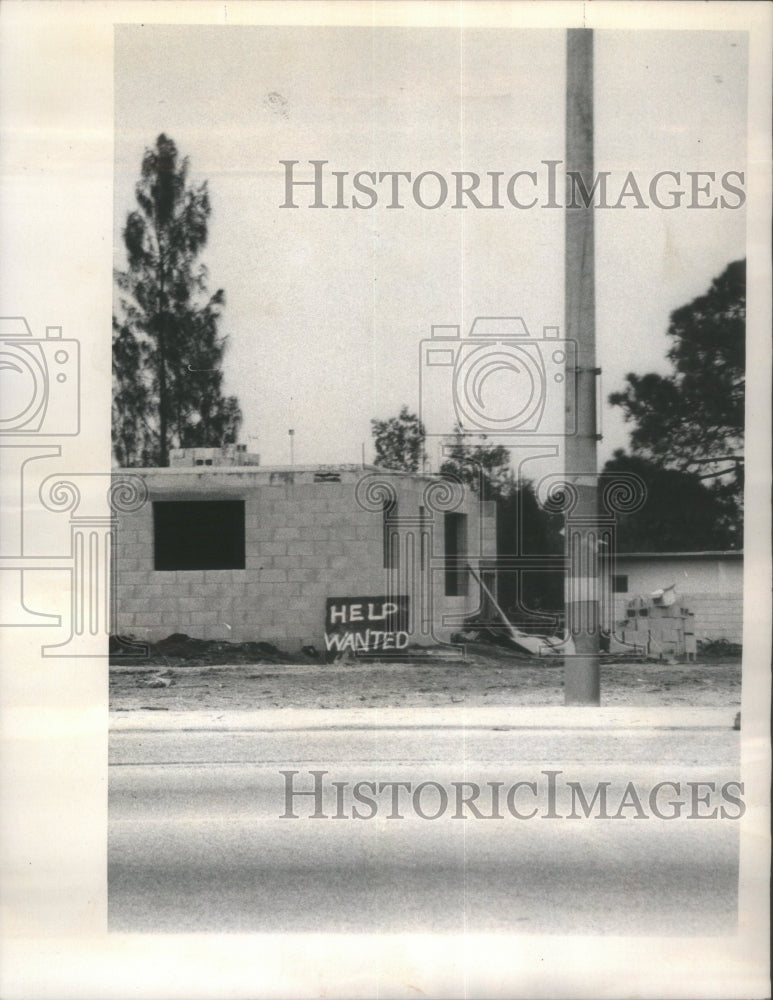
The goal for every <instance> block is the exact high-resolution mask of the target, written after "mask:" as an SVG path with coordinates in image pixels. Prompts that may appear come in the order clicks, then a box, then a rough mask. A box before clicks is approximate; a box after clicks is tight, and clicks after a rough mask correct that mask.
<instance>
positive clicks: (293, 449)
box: [287, 428, 295, 469]
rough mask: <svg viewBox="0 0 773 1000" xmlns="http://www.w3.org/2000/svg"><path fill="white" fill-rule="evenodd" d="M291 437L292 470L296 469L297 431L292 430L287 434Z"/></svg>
mask: <svg viewBox="0 0 773 1000" xmlns="http://www.w3.org/2000/svg"><path fill="white" fill-rule="evenodd" d="M287 433H288V434H289V435H290V468H291V469H292V468H294V467H295V447H294V446H295V431H294V430H293V429H292V428H290V430H289V431H288V432H287Z"/></svg>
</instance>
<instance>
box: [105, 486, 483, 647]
mask: <svg viewBox="0 0 773 1000" xmlns="http://www.w3.org/2000/svg"><path fill="white" fill-rule="evenodd" d="M132 472H133V473H134V474H137V475H140V476H142V477H143V478H144V480H145V483H146V485H147V488H148V494H149V497H148V502H147V503H146V504H145V505H144V506H143V507H141V508H140V509H139V510H137V511H135V512H133V513H128V514H121V515H120V516H119V523H118V538H117V547H116V554H115V560H116V565H115V572H116V586H117V593H116V610H117V627H118V630H119V631H120V632H121V633H124V634H129V635H133V636H135V637H137V638H140V639H142V638H144V639H148V640H150V641H157V640H158V639H160V638H163V637H164V636H167V635H170V634H172V633H174V632H184V633H186V634H188V635H192V636H195V637H197V638H203V639H226V640H229V641H233V642H245V641H266V642H272V643H274V644H275V645H277V646H279V647H280V648H283V649H286V650H289V651H292V650H295V649H298V648H299V647H300V646H301V645H306V644H309V643H311V644H313V645H315V646H317V647H318V648H320V647H324V615H325V603H326V599H327V598H328V597H336V596H358V595H373V596H376V595H381V594H385V593H388V592H389V590H388V589H387V588H388V587H389V586H390V584H391V585H392V586H393V587H394V586H395V584H396V585H397V588H398V592H401V593H405V592H408V589H406V588H409V581H410V577H411V574H410V573H409V572H408V566H407V565H406V561H405V560H404V559H401V561H400V566H399V567H397V568H396V570H393V571H388V570H385V569H384V565H383V562H384V558H383V515H382V513H381V512H380V510H377V509H365V507H363V506H362V505H361V504H358V502H357V501H356V499H355V492H354V491H355V488H356V485H357V481H358V480H359V479H360V478H361V477H362V475H363V474H365V473H364V472H363V470H361V469H359V468H357V467H353V468H350V469H348V470H346V469H345V470H343V471H341V472H340V481H338V482H335V481H326V482H315V481H314V470H310V469H306V470H297V471H288V470H284V471H282V472H281V473H278V472H276V471H275V470H273V471H272V470H270V469H247V468H222V467H221V468H207V469H206V470H200V469H198V468H197V469H196V470H195V471H194V470H192V469H149V470H132ZM379 476H380V477H384V476H385V474H384V473H379ZM386 478H387V479H388V481H389V482H390V483H391V484H392V486H393V487H394V490H395V492H396V494H397V497H398V506H397V521H396V527H397V530H398V531H399V533H400V535H401V548H402V547H403V546H402V543H403V539H404V537H405V535H406V534H407V533H408V532H409V531H410V530H411V528H410V526H403V525H402V524H401V521H402V520H408V521H413V522H414V523H417V522H418V513H419V506H420V505H421V504H422V501H423V499H424V496H425V493H424V491H425V488H426V486H427V483H428V482H429V481H430V480H429V479H428V478H427V477H420V476H401V475H399V474H395V475H387V476H386ZM206 499H209V500H228V499H230V500H235V499H239V500H243V501H244V503H245V568H244V569H242V570H184V571H183V570H176V571H157V570H155V569H154V551H153V506H152V505H153V501H158V500H206ZM460 509H461V510H462V511H463V512H464V513H466V514H467V516H468V540H469V546H468V552H469V557H470V560H471V561H472V562H473V565H474V564H475V562H476V561H477V559H478V558H480V557H481V556H482V555H484V554H488V555H491V554H493V553H491V552H489V553H485V552H482V551H481V545H482V544H483V546H484V548H485V547H486V546H487V545H490V540H491V524H490V521H491V518H490V517H489V518H488V520H487V521H484V522H481V518H480V514H479V505H478V503H477V501H476V500H475V498H474V497H473V496H471V495H470V494H466V495H465V496H464V502H463V505H462V507H461V508H460ZM426 513H427V517H428V519H429V518H430V516H431V515H430V513H429V512H428V511H427V512H426ZM482 524H487V525H488V535H486V532H485V531H482ZM432 534H433V558H432V560H431V564H432V566H433V567H434V570H433V572H432V574H431V581H432V583H431V586H432V593H433V609H434V614H433V617H434V619H435V624H436V626H437V627H436V630H435V631H436V633H437V635H436V637H447V636H448V635H450V633H451V632H452V631H453V630H454V628H455V625H456V623H457V622H458V621H460V620H461V619H462V618H463V617H464V616H465V614H469V613H470V612H471V611H474V610H475V608H476V607H477V605H478V603H479V593H478V588H477V585H476V584H475V582H474V580H472V579H471V580H470V581H469V583H470V586H469V588H468V593H467V595H466V596H463V597H456V598H452V597H446V596H445V591H444V574H443V572H442V560H443V544H444V533H443V522H442V514H441V515H435V518H434V520H433V532H432ZM482 539H483V541H481V540H482ZM401 555H402V553H401ZM393 592H394V591H393ZM413 603H414V601H413V599H412V605H413ZM413 624H414V628H413V629H412V631H413V639H414V640H421V638H422V637H421V636H420V635H419V632H418V628H417V627H416V626H418V622H414V623H413ZM425 638H426V637H425Z"/></svg>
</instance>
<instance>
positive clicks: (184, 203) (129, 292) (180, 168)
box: [112, 134, 242, 467]
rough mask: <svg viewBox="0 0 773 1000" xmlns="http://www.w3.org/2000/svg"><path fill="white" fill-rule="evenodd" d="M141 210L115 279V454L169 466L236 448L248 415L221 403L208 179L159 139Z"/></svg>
mask: <svg viewBox="0 0 773 1000" xmlns="http://www.w3.org/2000/svg"><path fill="white" fill-rule="evenodd" d="M135 197H136V201H137V208H136V209H135V210H134V211H132V212H130V213H129V215H128V216H127V219H126V226H125V228H124V231H123V239H124V244H125V247H126V255H127V268H126V270H125V271H117V272H116V275H115V281H116V285H117V287H118V291H119V295H118V309H117V313H118V315H116V316H113V414H112V417H113V419H112V423H113V450H114V453H115V458H116V461H117V462H118V464H119V465H122V466H125V467H130V466H165V465H168V464H169V451H170V449H171V448H176V447H178V448H191V447H212V446H220V445H224V444H230V443H233V442H235V441H236V438H237V435H238V431H239V427H240V425H241V421H242V414H241V410H240V408H239V403H238V401H237V399H236V397H234V396H227V397H226V396H223V393H222V383H223V374H222V371H221V367H220V366H221V363H222V359H223V355H224V352H225V347H226V338H225V337H222V336H219V335H218V322H219V320H220V318H221V310H222V307H223V305H224V304H225V293H224V292H223V290H222V289H218V290H217V291H216V292H215V293H214V294H213V295H211V296H210V295H209V293H208V291H207V281H208V273H207V269H206V267H205V266H204V264H202V263H200V262H199V261H198V257H199V254H200V253H201V251H202V250H203V249H204V247H205V245H206V242H207V224H208V219H209V216H210V213H211V206H210V200H209V192H208V190H207V183H206V181H205V182H204V183H203V184H201V185H199V186H198V187H193V186H191V185H190V183H189V181H188V160H187V158H184V159H180V158H179V156H178V152H177V147H176V145H175V143H174V142H173V141H172V139H170V138H168V137H167V136H166V135H163V134H162V135H160V136H159V137H158V139H157V140H156V144H155V146H154V147H153V148H152V149H146V150H145V154H144V156H143V159H142V168H141V175H140V179H139V181H138V183H137V185H136V187H135Z"/></svg>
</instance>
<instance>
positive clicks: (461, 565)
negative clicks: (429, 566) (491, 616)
mask: <svg viewBox="0 0 773 1000" xmlns="http://www.w3.org/2000/svg"><path fill="white" fill-rule="evenodd" d="M445 543H446V544H445V563H446V597H464V596H465V595H466V593H467V561H466V557H467V515H466V514H454V513H449V514H446V516H445Z"/></svg>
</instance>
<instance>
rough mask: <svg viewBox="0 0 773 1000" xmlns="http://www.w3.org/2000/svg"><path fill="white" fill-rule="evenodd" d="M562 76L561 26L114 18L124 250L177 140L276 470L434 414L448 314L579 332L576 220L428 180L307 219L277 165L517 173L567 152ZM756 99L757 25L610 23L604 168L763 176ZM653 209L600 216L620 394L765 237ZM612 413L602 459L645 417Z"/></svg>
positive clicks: (599, 94)
mask: <svg viewBox="0 0 773 1000" xmlns="http://www.w3.org/2000/svg"><path fill="white" fill-rule="evenodd" d="M564 86H565V34H564V32H560V31H543V30H531V31H515V30H512V31H508V30H477V29H476V30H465V31H464V32H463V33H462V32H460V31H459V30H454V29H425V28H418V29H417V28H412V29H400V28H389V29H376V30H370V29H367V28H341V29H335V28H318V27H315V28H298V27H230V28H228V27H182V26H180V27H178V26H169V27H158V26H144V27H141V26H136V25H133V26H124V27H119V28H117V29H116V44H115V153H116V183H115V233H116V264H117V266H119V267H120V266H122V264H123V253H122V245H121V241H120V232H121V229H122V227H123V225H124V223H125V219H126V214H127V212H128V211H129V210H131V209H132V207H133V193H132V192H133V185H134V183H135V182H136V180H137V177H138V175H139V168H140V162H141V158H142V154H143V151H144V149H145V147H147V146H150V145H152V144H153V142H154V141H155V138H156V136H157V135H158V134H159V133H160V132H162V131H163V132H166V133H167V134H168V135H170V136H171V137H172V138H173V139H174V140H175V142H176V143H177V145H178V148H179V149H180V151H181V153H182V154H184V155H187V156H188V157H189V158H190V162H191V178H192V180H193V181H194V182H198V181H201V180H205V179H206V180H207V181H208V182H209V189H210V195H211V200H212V208H213V211H212V219H211V225H210V238H209V244H208V246H207V248H206V250H205V252H204V254H203V258H202V259H203V260H204V261H205V262H206V264H207V265H208V267H209V270H210V276H211V289H212V290H213V291H214V289H216V288H218V287H222V288H224V289H225V292H226V297H227V307H226V309H225V313H224V320H223V323H222V332H223V333H225V334H227V335H228V338H229V350H228V353H227V355H226V359H225V363H224V369H225V373H226V382H227V389H228V391H229V392H233V393H235V394H236V395H237V396H238V397H239V400H240V403H241V406H242V409H243V412H244V417H245V420H244V427H243V431H242V440H243V441H244V442H246V443H247V444H248V445H249V447H250V449H251V450H256V451H259V452H260V453H261V456H262V461H263V463H264V464H267V465H271V464H286V463H287V462H288V461H289V439H288V434H287V431H288V429H289V428H290V427H292V428H293V429H294V430H295V461H296V462H297V463H299V464H305V463H316V462H337V461H343V462H357V461H359V460H360V457H361V445H362V442H365V443H366V459H367V460H368V461H370V460H371V459H372V455H373V449H372V439H371V434H370V419H371V418H372V417H380V418H383V417H388V416H391V415H393V414H395V413H397V411H398V410H399V408H400V406H401V405H402V404H403V403H405V404H407V405H408V406H409V407H410V408H411V409H413V410H418V408H419V382H420V371H419V369H420V363H419V351H420V342H421V340H422V339H424V338H426V337H428V336H429V335H430V328H431V326H432V325H433V324H458V325H460V326H461V327H462V328H463V330H465V331H466V330H468V329H469V326H470V324H471V323H472V321H473V319H474V318H475V317H476V316H478V315H484V316H500V315H518V316H521V317H522V318H523V320H524V322H525V324H526V326H527V327H528V329H529V331H530V332H531V334H532V335H533V336H535V337H537V338H538V337H539V336H540V335H541V331H542V328H543V327H544V326H558V327H561V328H563V325H564V316H563V308H564V307H563V299H564V293H563V280H564V279H563V265H564V262H563V242H564V240H563V233H564V218H563V216H564V213H563V212H562V211H560V210H551V209H547V208H541V207H539V206H538V207H535V208H532V209H530V210H523V211H519V210H517V209H515V208H513V207H511V206H509V205H507V204H506V207H505V208H504V209H502V210H499V211H486V210H480V209H475V208H472V207H471V208H468V209H466V210H463V211H462V210H454V209H451V208H449V207H447V205H446V206H443V207H441V208H439V209H437V210H435V211H430V210H426V209H423V208H421V207H419V206H418V205H416V204H415V203H414V202H413V199H412V197H410V195H409V196H408V197H407V198H406V199H405V203H406V208H405V209H404V210H401V211H397V210H389V209H387V208H386V204H387V203H388V202H387V200H386V197H387V189H386V188H385V187H384V186H383V185H380V186H379V192H380V201H379V203H378V205H377V206H376V207H374V208H372V209H369V210H356V209H350V210H341V211H338V210H334V209H324V210H323V209H311V208H309V207H307V205H308V204H309V203H310V195H307V194H306V193H305V192H306V190H307V189H300V190H299V193H298V195H297V202H298V203H299V204H300V205H301V206H302V207H300V208H299V209H297V210H292V209H288V208H281V207H280V206H281V205H282V203H283V201H284V168H283V167H282V166H281V164H280V161H281V160H289V159H294V160H299V161H301V163H302V164H306V163H307V162H308V161H309V160H311V159H320V160H328V161H329V163H328V165H327V167H326V170H328V171H330V170H339V171H348V172H349V173H350V175H351V174H352V173H355V172H357V171H360V170H371V171H373V170H375V171H387V170H400V171H411V172H412V174H413V175H414V177H415V176H416V175H417V174H419V173H421V172H422V171H428V170H434V171H438V172H439V173H441V174H443V175H445V176H447V177H449V178H450V175H451V172H452V171H458V170H469V171H476V172H477V173H479V174H485V173H486V172H487V171H501V172H502V173H503V175H504V179H505V181H503V183H504V182H506V179H507V178H508V177H510V175H512V174H513V173H514V172H515V171H517V170H537V171H544V169H545V168H544V167H541V161H543V160H550V159H552V160H563V159H564V155H565V153H564ZM746 99H747V54H746V37H745V35H743V34H740V33H732V34H731V33H725V32H711V31H695V32H664V31H659V32H641V31H640V32H636V33H632V32H631V33H627V32H617V31H615V32H596V35H595V136H596V143H595V155H596V170H597V171H602V170H603V171H610V172H611V176H610V181H609V187H610V190H611V191H613V192H614V194H613V195H612V196H611V198H610V200H612V201H615V200H617V192H618V191H619V190H620V186H621V184H622V182H623V179H624V178H625V175H626V174H627V172H628V171H633V172H634V175H635V176H636V178H637V180H639V181H640V182H641V186H642V187H643V189H644V190H645V192H646V185H647V184H648V183H649V180H650V179H651V177H652V176H653V175H654V174H655V173H657V172H659V171H663V170H674V171H679V172H681V173H682V175H683V178H682V183H683V186H686V187H687V189H688V190H689V181H688V180H687V178H686V176H685V175H686V172H687V171H715V172H716V174H717V177H718V178H719V177H720V176H721V175H722V174H723V173H725V172H726V171H744V170H745V169H746ZM308 169H309V168H308V167H307V171H306V172H307V174H308ZM298 176H299V177H300V176H301V174H300V173H299V174H298ZM350 182H351V177H349V178H348V179H347V188H346V197H347V199H349V198H350V197H351V194H352V188H351V183H350ZM540 183H542V181H541V175H540ZM715 187H716V193H717V194H720V195H721V194H723V193H724V192H722V191H721V190H720V189H719V185H718V184H717V185H716V186H715ZM330 190H332V187H331V188H330ZM425 190H426V192H427V198H431V197H433V196H434V193H435V192H436V190H437V189H436V188H432V187H431V185H428V186H427V188H426V189H425ZM519 190H523V192H524V198H525V196H526V194H527V193H528V192H527V189H526V188H523V189H520V188H519ZM544 190H545V189H544V186H543V187H542V188H541V189H540V191H538V194H543V193H544ZM481 197H482V198H485V195H482V196H481ZM686 200H687V201H689V197H688V198H687V199H686ZM451 201H452V198H449V203H450V202H451ZM633 201H634V199H630V198H629V199H628V200H627V202H626V204H627V206H628V207H626V208H624V209H618V210H603V211H597V212H596V259H597V266H596V283H597V286H596V287H597V293H596V298H597V361H598V364H599V365H600V366H601V367H602V368H603V382H602V394H603V396H604V397H606V395H607V394H608V393H609V392H610V391H612V390H614V389H616V388H619V387H621V386H622V382H623V378H624V375H625V373H626V372H628V371H632V370H633V371H637V372H640V373H642V372H645V371H649V370H659V371H667V370H668V366H667V364H666V362H665V361H664V355H665V352H666V350H667V349H668V338H667V337H666V335H665V331H666V328H667V325H668V317H669V313H670V312H671V310H673V309H674V308H676V307H678V306H680V305H682V304H684V303H685V302H687V301H689V300H690V299H692V298H693V297H695V296H696V295H699V294H701V293H702V292H703V291H705V290H706V288H707V287H708V285H709V283H710V281H711V279H712V278H713V277H715V276H716V275H718V274H719V273H720V272H721V271H722V270H723V269H724V268H725V266H726V265H727V264H728V263H729V262H730V261H731V260H735V259H737V258H739V257H742V256H744V252H745V250H744V246H745V211H744V210H743V209H740V210H732V209H729V208H726V209H724V210H723V209H720V208H714V209H692V210H691V209H689V208H687V207H685V206H684V205H683V206H682V207H680V208H677V209H675V210H672V211H665V210H662V209H659V208H657V207H651V208H648V209H635V208H633V207H632V206H633ZM731 201H732V203H733V204H736V203H737V198H734V199H731ZM440 395H442V392H441V393H440ZM435 396H436V397H437V396H438V392H437V391H435ZM560 404H561V400H560V398H557V397H556V398H554V397H552V396H551V397H549V399H548V407H559V406H560ZM445 405H446V404H445V402H444V401H443V400H441V399H439V398H434V400H429V401H428V402H427V403H426V405H425V408H424V412H423V414H422V415H423V416H424V417H425V418H426V421H427V424H428V430H430V432H435V433H441V432H444V431H446V430H450V429H451V426H452V425H453V422H454V415H453V413H451V412H446V410H445V409H444V408H443V407H444V406H445ZM602 419H603V430H604V441H603V442H602V444H601V448H600V457H601V459H602V460H603V459H604V458H606V457H607V456H608V455H609V453H610V452H611V451H612V449H613V448H614V447H620V446H624V445H625V444H626V441H627V431H626V429H625V425H624V424H623V422H622V419H621V416H620V414H619V413H617V412H615V411H613V410H611V409H610V408H609V407H607V406H606V405H604V407H603V414H602Z"/></svg>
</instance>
